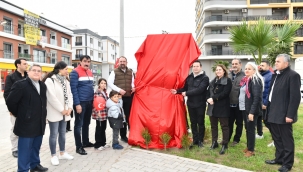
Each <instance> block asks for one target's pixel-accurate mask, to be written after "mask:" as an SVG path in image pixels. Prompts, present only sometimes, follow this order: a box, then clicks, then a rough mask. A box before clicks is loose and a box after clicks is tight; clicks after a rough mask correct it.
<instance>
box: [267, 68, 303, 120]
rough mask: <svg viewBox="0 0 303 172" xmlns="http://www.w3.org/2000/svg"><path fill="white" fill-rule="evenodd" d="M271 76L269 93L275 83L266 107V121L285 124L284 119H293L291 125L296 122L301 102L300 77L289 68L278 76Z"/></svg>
mask: <svg viewBox="0 0 303 172" xmlns="http://www.w3.org/2000/svg"><path fill="white" fill-rule="evenodd" d="M276 72H277V71H275V74H273V75H272V79H271V83H270V89H269V93H270V92H271V89H272V86H273V83H274V82H275V85H274V88H273V91H272V98H271V102H268V106H267V111H268V112H267V121H268V122H269V123H275V124H286V121H285V118H286V117H288V118H291V119H293V123H295V122H297V120H298V108H299V105H300V102H301V92H300V87H301V77H300V75H299V74H298V73H297V72H295V71H293V70H291V69H290V68H289V67H287V68H285V69H284V70H282V71H279V72H280V74H277V73H276Z"/></svg>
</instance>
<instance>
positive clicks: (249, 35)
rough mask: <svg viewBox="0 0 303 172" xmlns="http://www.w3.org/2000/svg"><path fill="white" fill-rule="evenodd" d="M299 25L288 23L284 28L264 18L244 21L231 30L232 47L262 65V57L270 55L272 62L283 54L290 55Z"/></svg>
mask: <svg viewBox="0 0 303 172" xmlns="http://www.w3.org/2000/svg"><path fill="white" fill-rule="evenodd" d="M299 28H300V24H299V23H295V22H287V23H285V24H284V25H283V26H276V27H274V25H273V24H272V23H271V22H269V21H266V20H265V19H264V18H263V17H260V18H259V20H256V21H254V22H252V23H251V24H250V25H249V24H248V23H247V21H242V23H241V24H240V25H238V26H234V27H232V28H231V29H230V33H231V37H230V39H231V40H232V44H231V45H232V47H233V49H234V51H235V52H236V53H238V52H244V53H249V54H251V55H252V56H253V58H254V60H255V62H256V63H257V64H260V63H261V61H262V56H263V55H265V54H268V55H269V56H268V57H269V58H270V61H272V59H275V57H276V55H278V54H281V53H287V54H290V52H291V48H292V47H291V44H292V43H293V41H294V37H295V35H296V30H298V29H299Z"/></svg>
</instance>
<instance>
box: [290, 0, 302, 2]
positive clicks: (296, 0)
mask: <svg viewBox="0 0 303 172" xmlns="http://www.w3.org/2000/svg"><path fill="white" fill-rule="evenodd" d="M291 2H303V0H291Z"/></svg>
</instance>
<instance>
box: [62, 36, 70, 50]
mask: <svg viewBox="0 0 303 172" xmlns="http://www.w3.org/2000/svg"><path fill="white" fill-rule="evenodd" d="M61 44H62V45H61V46H62V47H63V48H67V49H71V46H70V44H69V39H67V38H64V37H61Z"/></svg>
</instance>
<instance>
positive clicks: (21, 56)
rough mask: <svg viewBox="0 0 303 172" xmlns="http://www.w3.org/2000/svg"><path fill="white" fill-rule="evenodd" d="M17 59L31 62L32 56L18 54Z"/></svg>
mask: <svg viewBox="0 0 303 172" xmlns="http://www.w3.org/2000/svg"><path fill="white" fill-rule="evenodd" d="M18 55H19V58H24V59H26V60H27V61H32V55H30V54H24V53H18Z"/></svg>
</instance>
